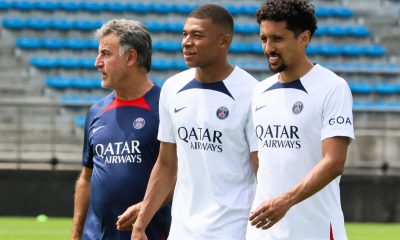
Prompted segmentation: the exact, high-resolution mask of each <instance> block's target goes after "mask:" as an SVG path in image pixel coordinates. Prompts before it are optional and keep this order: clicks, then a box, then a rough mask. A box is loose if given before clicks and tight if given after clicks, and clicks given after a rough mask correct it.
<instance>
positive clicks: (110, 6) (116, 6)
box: [102, 2, 127, 13]
mask: <svg viewBox="0 0 400 240" xmlns="http://www.w3.org/2000/svg"><path fill="white" fill-rule="evenodd" d="M126 9H127V6H126V4H125V3H120V2H109V3H105V4H104V6H103V9H102V10H104V11H109V12H113V13H123V12H125V11H126Z"/></svg>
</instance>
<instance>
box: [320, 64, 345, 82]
mask: <svg viewBox="0 0 400 240" xmlns="http://www.w3.org/2000/svg"><path fill="white" fill-rule="evenodd" d="M313 76H314V78H316V79H318V81H320V82H323V84H328V85H329V86H332V87H335V86H338V85H347V82H346V80H344V79H343V78H342V77H340V76H338V75H337V74H336V73H334V72H332V71H331V70H329V69H327V68H325V67H323V66H321V65H319V64H317V65H315V69H314V72H313ZM321 80H322V81H321Z"/></svg>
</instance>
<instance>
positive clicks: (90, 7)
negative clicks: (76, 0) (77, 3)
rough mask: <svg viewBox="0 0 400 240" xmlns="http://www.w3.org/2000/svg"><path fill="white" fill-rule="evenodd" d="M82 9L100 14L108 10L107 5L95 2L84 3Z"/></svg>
mask: <svg viewBox="0 0 400 240" xmlns="http://www.w3.org/2000/svg"><path fill="white" fill-rule="evenodd" d="M82 9H83V10H85V11H89V12H93V13H98V12H101V11H104V10H106V8H105V3H103V2H94V1H89V2H85V1H82Z"/></svg>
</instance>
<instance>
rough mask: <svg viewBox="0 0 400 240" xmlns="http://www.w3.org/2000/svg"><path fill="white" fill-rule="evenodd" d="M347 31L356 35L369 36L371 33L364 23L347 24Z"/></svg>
mask: <svg viewBox="0 0 400 240" xmlns="http://www.w3.org/2000/svg"><path fill="white" fill-rule="evenodd" d="M346 32H347V34H348V35H351V36H355V37H367V36H369V34H370V33H369V30H368V28H367V27H366V26H362V25H352V26H347V27H346Z"/></svg>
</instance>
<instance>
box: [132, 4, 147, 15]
mask: <svg viewBox="0 0 400 240" xmlns="http://www.w3.org/2000/svg"><path fill="white" fill-rule="evenodd" d="M126 10H127V11H131V12H134V13H142V14H144V13H148V12H149V11H150V7H149V4H147V3H127V4H126Z"/></svg>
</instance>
